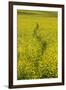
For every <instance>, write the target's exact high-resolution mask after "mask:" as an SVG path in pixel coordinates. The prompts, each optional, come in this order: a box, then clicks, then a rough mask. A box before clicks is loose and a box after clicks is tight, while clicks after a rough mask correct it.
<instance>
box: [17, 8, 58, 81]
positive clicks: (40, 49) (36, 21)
mask: <svg viewBox="0 0 66 90" xmlns="http://www.w3.org/2000/svg"><path fill="white" fill-rule="evenodd" d="M18 11H19V12H20V10H18ZM21 12H22V11H21ZM23 12H24V10H23ZM25 12H26V11H25ZM28 12H29V11H28ZM31 13H37V12H34V11H31ZM38 13H40V15H39V17H38V16H37V15H34V16H32V14H31V15H27V14H25V13H24V14H20V13H18V18H17V19H18V38H17V39H18V43H17V54H18V57H17V58H18V60H17V62H18V63H17V78H18V79H19V80H21V79H40V78H56V77H58V66H57V64H58V56H57V55H58V41H57V13H56V15H54V13H52V12H49V13H50V15H51V16H52V17H51V16H50V15H48V17H46V14H47V13H46V12H45V17H44V15H43V16H41V13H42V12H38ZM43 13H44V12H43ZM43 13H42V14H43Z"/></svg>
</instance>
